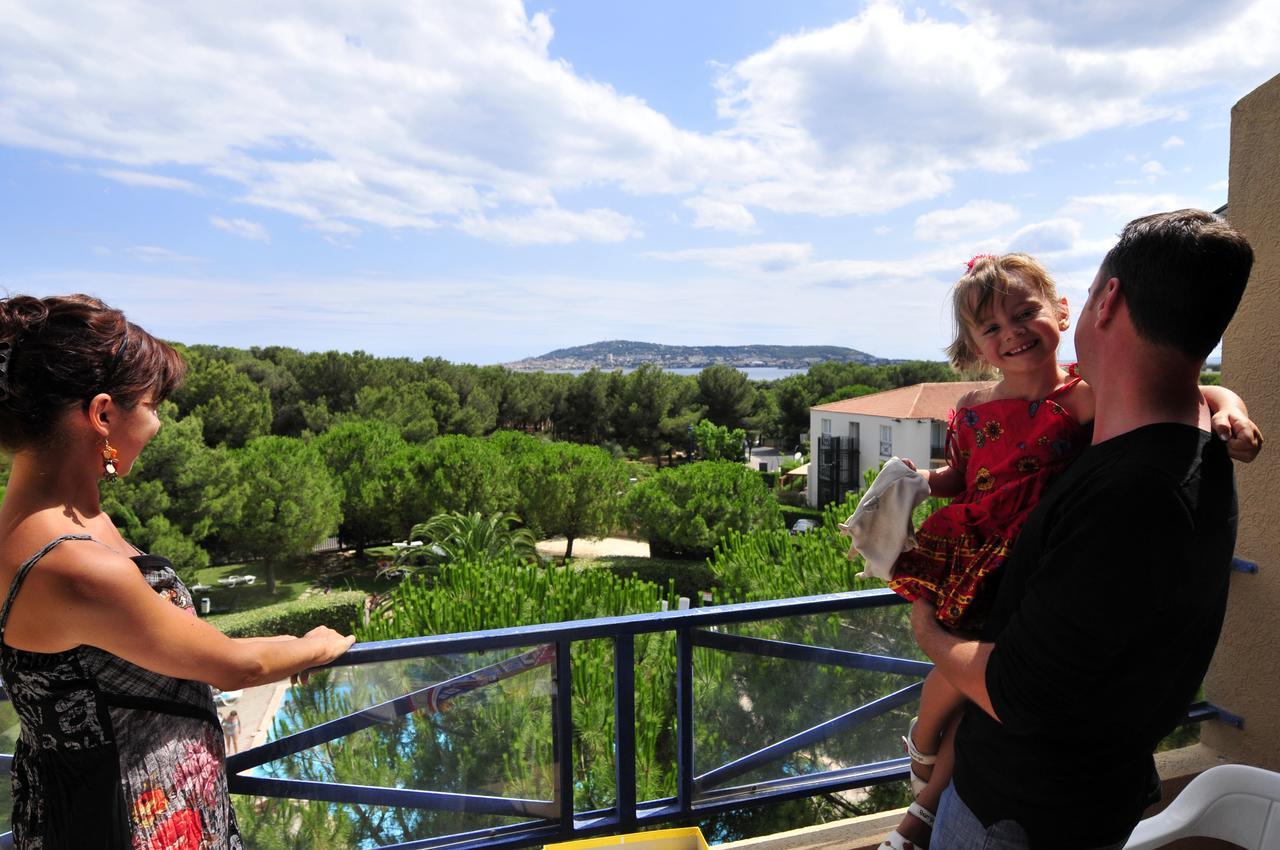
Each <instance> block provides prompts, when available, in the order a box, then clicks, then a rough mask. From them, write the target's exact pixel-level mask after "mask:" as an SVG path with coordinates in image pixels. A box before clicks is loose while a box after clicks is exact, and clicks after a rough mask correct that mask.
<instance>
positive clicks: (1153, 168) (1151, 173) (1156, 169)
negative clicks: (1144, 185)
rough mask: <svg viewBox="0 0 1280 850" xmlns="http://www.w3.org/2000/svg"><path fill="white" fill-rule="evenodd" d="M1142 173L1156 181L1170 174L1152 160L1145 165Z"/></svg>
mask: <svg viewBox="0 0 1280 850" xmlns="http://www.w3.org/2000/svg"><path fill="white" fill-rule="evenodd" d="M1142 173H1143V174H1145V175H1147V177H1148V179H1155V178H1156V177H1163V176H1165V175H1166V174H1168V173H1169V172H1168V171H1165V168H1164V166H1163V165H1161V164H1160V163H1159V162H1158V161H1156V160H1154V159H1152V160H1148V161H1147V162H1145V163H1143V165H1142Z"/></svg>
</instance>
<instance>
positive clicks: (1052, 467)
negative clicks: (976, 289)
mask: <svg viewBox="0 0 1280 850" xmlns="http://www.w3.org/2000/svg"><path fill="white" fill-rule="evenodd" d="M1079 382H1080V379H1079V378H1072V379H1071V380H1069V381H1067V382H1066V383H1065V384H1063V385H1062V386H1060V387H1058V388H1057V389H1056V390H1054V391H1053V392H1052V393H1050V394H1049V395H1048V397H1046V398H1044V399H1042V400H1039V401H1026V400H1024V399H998V400H995V401H988V402H985V403H983V404H979V405H977V406H975V407H962V408H960V409H959V410H957V411H956V412H955V413H954V414H953V415H952V417H951V426H950V429H949V431H948V433H947V459H948V461H949V462H950V463H951V465H952V466H953V467H955V468H956V469H959V470H961V471H962V472H963V473H964V480H965V489H964V492H963V493H961V494H960V495H958V496H956V497H955V498H954V499H953V500H952V501H951V503H950V504H949V505H946V506H945V507H942V508H939V509H938V510H937V511H935V512H934V513H933V514H932V515H930V516H929V518H928V519H926V520H925V521H924V522H923V523H922V524H921V526H920V529H919V531H917V532H916V548H915V549H912V550H910V551H908V552H904V553H903V554H902V557H900V558H899V559H898V562H897V563H896V564H894V568H893V578H892V579H891V580H890V581H889V586H890V587H891V588H893V589H894V590H895V591H896V592H897V593H899V594H901V595H902V596H904V597H906V598H907V599H917V598H920V599H927V600H928V601H930V602H932V603H933V604H934V605H936V606H937V609H938V620H939V621H940V622H941V623H942V624H943V625H945V626H948V627H950V628H953V629H959V630H962V631H972V630H976V629H979V628H981V626H982V621H983V619H984V618H985V615H986V611H987V609H988V607H989V605H990V597H991V595H992V594H988V593H984V592H982V587H983V583H984V582H985V580H986V578H987V576H989V575H991V574H992V573H993V572H995V571H996V570H998V569H999V568H1000V565H1001V564H1003V563H1004V560H1005V558H1007V557H1008V555H1009V549H1010V547H1011V546H1012V545H1013V541H1014V540H1015V539H1016V538H1017V536H1018V532H1019V531H1020V530H1021V529H1022V523H1023V522H1024V521H1025V520H1026V518H1027V515H1028V514H1029V513H1031V510H1032V509H1033V508H1034V507H1035V506H1036V504H1037V503H1039V501H1040V496H1041V495H1042V494H1043V493H1044V491H1045V488H1046V487H1048V486H1049V484H1050V483H1052V481H1053V480H1054V479H1055V478H1056V477H1057V476H1058V474H1059V473H1061V472H1062V470H1063V469H1064V468H1065V467H1066V465H1067V464H1068V463H1069V462H1070V461H1071V460H1073V459H1074V458H1075V457H1076V456H1077V455H1078V454H1080V452H1082V451H1084V449H1085V448H1087V447H1088V445H1089V429H1088V428H1086V427H1084V426H1082V425H1080V423H1078V422H1077V421H1076V420H1075V417H1073V416H1072V415H1071V414H1070V413H1068V412H1067V410H1066V409H1065V408H1064V407H1062V405H1060V404H1058V403H1057V401H1056V400H1055V399H1057V398H1058V397H1059V396H1061V395H1062V394H1063V393H1065V392H1067V391H1068V390H1070V389H1071V388H1072V387H1074V386H1075V385H1076V384H1078V383H1079Z"/></svg>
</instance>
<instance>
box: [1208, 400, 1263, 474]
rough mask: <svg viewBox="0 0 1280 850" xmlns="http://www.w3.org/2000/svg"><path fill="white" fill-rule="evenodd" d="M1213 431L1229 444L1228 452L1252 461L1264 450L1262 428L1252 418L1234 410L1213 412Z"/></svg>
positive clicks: (1242, 459) (1248, 461) (1235, 457)
mask: <svg viewBox="0 0 1280 850" xmlns="http://www.w3.org/2000/svg"><path fill="white" fill-rule="evenodd" d="M1211 421H1212V425H1211V426H1210V427H1211V428H1212V429H1213V433H1214V434H1216V435H1217V436H1218V438H1219V439H1221V440H1223V441H1224V442H1226V444H1227V454H1229V455H1231V457H1232V458H1234V459H1235V460H1238V461H1241V462H1243V463H1250V462H1252V461H1253V459H1254V458H1255V457H1257V456H1258V453H1259V452H1261V451H1262V429H1260V428H1259V427H1258V425H1257V423H1255V422H1254V421H1253V420H1252V419H1250V418H1249V417H1248V416H1244V415H1242V414H1240V413H1238V412H1236V411H1233V410H1220V411H1218V412H1217V413H1214V414H1213V418H1212V420H1211Z"/></svg>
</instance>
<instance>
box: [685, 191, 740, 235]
mask: <svg viewBox="0 0 1280 850" xmlns="http://www.w3.org/2000/svg"><path fill="white" fill-rule="evenodd" d="M684 205H685V206H686V207H688V208H689V209H691V210H693V211H694V213H695V215H696V217H695V218H694V221H693V226H694V227H702V228H709V229H711V230H730V231H735V232H737V233H749V232H751V231H752V230H755V226H756V219H755V216H753V215H752V214H751V211H750V210H748V209H747V208H746V207H744V206H743V205H742V204H732V203H726V202H724V201H717V200H714V199H712V198H690V199H689V200H687V201H685V202H684Z"/></svg>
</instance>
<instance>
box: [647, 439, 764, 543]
mask: <svg viewBox="0 0 1280 850" xmlns="http://www.w3.org/2000/svg"><path fill="white" fill-rule="evenodd" d="M623 508H624V510H625V512H626V515H627V516H628V517H630V518H632V519H633V520H634V521H635V523H636V525H637V527H638V530H639V532H640V534H641V536H643V537H645V538H646V539H648V541H649V545H650V547H652V548H654V549H656V550H657V553H658V554H664V553H669V552H683V553H685V554H698V555H705V554H709V553H710V552H711V550H712V548H713V547H715V546H716V544H718V543H719V542H720V541H721V540H723V539H724V538H725V537H726V536H728V535H729V533H730V532H733V531H741V532H747V531H751V530H753V529H756V528H780V527H781V526H782V514H781V513H780V512H779V510H778V503H777V502H776V501H775V500H774V498H773V496H772V494H771V493H770V492H769V490H768V488H766V487H765V486H764V481H763V480H762V479H761V477H760V475H759V473H757V472H755V471H753V470H750V469H747V468H746V467H745V466H742V465H741V464H737V463H730V462H728V461H706V462H702V463H690V464H685V465H683V466H678V467H674V468H671V469H664V470H663V471H661V472H659V473H658V474H657V475H654V476H653V477H652V478H648V479H646V480H644V481H641V482H639V483H638V484H636V485H635V486H634V487H632V488H631V491H630V493H628V494H627V498H626V501H625V502H624V505H623Z"/></svg>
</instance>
